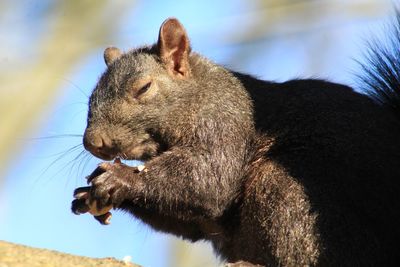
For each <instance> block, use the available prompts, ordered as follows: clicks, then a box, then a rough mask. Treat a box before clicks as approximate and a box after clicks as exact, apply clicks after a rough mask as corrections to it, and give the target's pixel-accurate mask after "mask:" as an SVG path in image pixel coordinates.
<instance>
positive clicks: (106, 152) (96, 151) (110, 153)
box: [83, 130, 116, 160]
mask: <svg viewBox="0 0 400 267" xmlns="http://www.w3.org/2000/svg"><path fill="white" fill-rule="evenodd" d="M83 146H84V147H85V149H86V150H87V151H89V152H90V153H92V154H93V155H94V156H96V157H98V158H101V159H104V160H111V159H113V158H114V157H115V156H116V152H115V147H114V146H113V142H112V140H111V138H110V137H108V136H107V135H106V134H99V133H94V132H92V131H88V130H86V131H85V134H84V136H83Z"/></svg>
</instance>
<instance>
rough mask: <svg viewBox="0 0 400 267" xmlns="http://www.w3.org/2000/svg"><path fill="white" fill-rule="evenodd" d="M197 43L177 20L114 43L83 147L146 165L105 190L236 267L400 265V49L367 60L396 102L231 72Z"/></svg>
mask: <svg viewBox="0 0 400 267" xmlns="http://www.w3.org/2000/svg"><path fill="white" fill-rule="evenodd" d="M399 25H400V23H399ZM399 25H398V28H397V33H398V29H399V28H400V26H399ZM394 40H395V41H396V42H395V43H394V45H396V48H398V47H400V38H399V37H398V36H396V37H394ZM188 42H189V41H188V38H187V35H186V33H185V30H184V28H183V27H182V25H180V23H179V22H178V21H177V20H175V19H170V20H167V21H166V22H165V23H164V24H163V25H162V27H161V29H160V36H159V41H158V43H157V44H156V45H154V46H152V47H144V48H140V49H136V50H133V51H130V52H128V53H125V54H122V55H119V54H118V51H116V50H115V49H114V50H108V51H107V50H106V52H105V58H106V62H107V65H108V68H107V70H106V72H105V73H104V74H103V76H102V77H101V78H100V81H99V83H98V84H97V86H96V88H95V90H94V91H93V94H92V96H91V99H90V103H89V105H90V107H89V108H90V111H89V116H88V126H87V129H86V132H85V137H84V144H85V147H86V148H87V149H88V150H89V151H90V152H92V153H93V154H94V155H96V156H98V157H100V158H104V159H113V158H115V157H122V158H126V159H141V160H145V165H146V171H143V172H141V173H138V172H137V171H134V169H133V168H131V167H129V166H126V165H123V164H117V163H116V164H111V165H107V166H108V167H104V169H103V170H102V172H101V174H100V175H99V176H98V177H94V178H93V180H92V188H91V194H92V196H93V198H94V199H97V200H98V201H99V203H103V204H106V203H108V204H109V203H110V202H111V203H112V204H113V205H114V207H116V208H120V209H123V210H127V211H129V212H131V213H132V214H133V215H134V216H136V217H138V218H140V219H141V220H143V221H144V222H146V223H148V224H149V225H151V226H152V227H153V228H154V229H156V230H159V231H163V232H167V233H172V234H175V235H177V236H181V237H183V238H185V239H188V240H191V241H197V240H200V239H204V240H209V241H211V243H212V244H213V247H214V248H215V251H216V252H217V254H218V255H219V256H221V258H222V259H224V260H226V261H228V262H231V263H234V262H237V264H236V266H253V265H254V266H255V265H256V264H259V265H262V266H396V265H398V264H399V263H398V262H399V261H398V255H397V254H398V252H397V250H398V240H399V239H400V228H399V225H400V199H399V197H398V196H399V192H400V182H399V179H400V122H399V120H398V119H396V116H395V115H396V114H400V113H399V110H400V108H399V107H398V106H397V105H398V104H399V98H398V96H399V92H400V79H399V77H400V75H399V73H400V66H399V62H400V60H399V58H400V57H399V52H398V51H399V50H393V51H397V52H395V54H390V53H389V52H387V51H386V50H374V51H375V52H374V53H372V54H371V55H373V56H372V57H371V58H370V64H369V65H368V66H371V67H372V69H369V68H368V66H365V71H366V74H367V75H368V76H366V77H365V81H366V82H367V86H369V87H370V88H373V90H375V91H374V92H375V94H374V96H375V98H374V99H378V100H379V101H380V102H383V103H385V104H387V105H389V106H390V107H391V108H392V110H390V109H388V108H387V107H386V105H379V104H377V103H376V101H374V99H373V98H371V97H369V96H367V95H363V94H360V93H357V92H355V91H353V89H352V88H350V87H348V86H345V85H341V84H336V83H331V82H327V81H323V80H311V79H309V80H291V81H287V82H284V83H273V82H268V81H262V80H259V79H256V78H254V77H252V76H249V75H246V74H242V73H238V72H233V71H230V70H227V69H225V68H223V67H221V66H219V65H217V64H214V63H212V62H210V61H209V60H207V59H205V58H204V57H202V56H200V55H198V54H196V53H194V52H191V51H190V46H189V43H188ZM396 53H397V54H396ZM114 54H117V56H115V55H114ZM393 110H395V112H393ZM74 205H75V204H74ZM74 205H73V207H72V208H73V210H74V211H77V209H78V207H76V206H74Z"/></svg>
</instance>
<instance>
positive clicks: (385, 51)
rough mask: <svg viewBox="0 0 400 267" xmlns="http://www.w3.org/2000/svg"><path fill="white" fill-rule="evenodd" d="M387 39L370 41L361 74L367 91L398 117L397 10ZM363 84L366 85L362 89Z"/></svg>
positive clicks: (399, 30)
mask: <svg viewBox="0 0 400 267" xmlns="http://www.w3.org/2000/svg"><path fill="white" fill-rule="evenodd" d="M386 35H387V41H386V42H383V41H382V40H374V41H372V42H369V44H368V50H367V53H366V56H367V57H366V61H365V62H364V63H362V64H361V66H362V69H363V74H362V75H360V78H361V80H362V81H363V84H364V89H365V90H366V93H367V94H368V95H369V96H370V97H371V98H373V99H374V100H375V101H376V102H378V103H379V104H381V105H383V106H386V107H387V108H389V109H391V110H392V111H393V112H394V113H395V115H396V116H397V118H399V119H400V11H399V10H396V20H395V22H394V23H393V25H392V26H391V29H390V32H389V33H387V34H386ZM365 85H366V88H365Z"/></svg>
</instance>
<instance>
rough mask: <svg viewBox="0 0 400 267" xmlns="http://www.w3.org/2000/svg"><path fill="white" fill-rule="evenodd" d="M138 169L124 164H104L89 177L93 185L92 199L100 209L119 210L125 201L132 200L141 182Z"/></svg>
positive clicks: (89, 181)
mask: <svg viewBox="0 0 400 267" xmlns="http://www.w3.org/2000/svg"><path fill="white" fill-rule="evenodd" d="M136 173H137V168H132V167H129V166H127V165H125V164H122V163H102V164H100V165H99V167H97V169H96V170H94V172H93V173H92V174H91V175H89V176H88V177H87V181H88V183H89V184H91V187H90V191H89V193H90V197H91V199H92V200H93V201H96V203H97V206H98V208H99V209H102V208H104V207H108V206H110V205H111V206H113V207H114V208H118V207H119V206H120V205H121V204H122V202H124V201H125V200H129V199H132V195H133V194H134V191H135V189H136V188H135V187H137V184H138V182H139V179H138V177H135V176H137V175H136Z"/></svg>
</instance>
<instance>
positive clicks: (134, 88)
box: [83, 18, 193, 160]
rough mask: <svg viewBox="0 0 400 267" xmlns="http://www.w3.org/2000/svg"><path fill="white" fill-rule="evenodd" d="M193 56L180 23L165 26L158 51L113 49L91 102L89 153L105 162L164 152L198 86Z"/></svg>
mask: <svg viewBox="0 0 400 267" xmlns="http://www.w3.org/2000/svg"><path fill="white" fill-rule="evenodd" d="M189 56H190V45H189V38H188V36H187V33H186V31H185V29H184V27H183V26H182V24H181V23H180V22H179V21H178V20H177V19H175V18H169V19H167V20H166V21H165V22H164V23H163V24H162V25H161V27H160V32H159V36H158V41H157V43H156V44H155V45H153V46H149V47H141V48H138V49H134V50H131V51H129V52H127V53H122V52H121V51H120V50H119V49H118V48H115V47H109V48H107V49H106V50H105V51H104V60H105V63H106V65H107V70H106V71H105V72H104V73H103V75H102V76H101V78H100V79H99V82H98V84H97V85H96V87H95V89H94V90H93V93H92V95H91V96H90V99H89V112H88V119H87V127H86V130H85V134H84V137H83V144H84V147H85V149H86V150H88V151H89V152H91V153H92V154H93V155H95V156H96V157H99V158H101V159H104V160H111V159H113V158H115V157H121V158H124V159H137V160H147V159H149V158H151V157H153V156H155V155H157V154H158V153H160V152H162V151H163V150H164V149H165V147H166V144H167V143H169V142H168V140H166V138H167V137H166V136H165V134H164V135H163V134H162V132H163V131H165V128H166V127H167V125H170V126H171V124H173V122H174V121H177V120H179V119H178V118H176V116H181V115H182V112H184V111H183V110H182V106H184V105H185V104H184V103H183V102H182V101H181V100H182V99H184V97H183V95H184V94H188V92H185V88H187V87H191V83H193V81H192V79H191V69H190V64H189ZM177 110H178V112H177ZM179 110H180V111H181V112H179ZM171 127H173V126H171ZM180 130H181V131H182V130H184V129H180Z"/></svg>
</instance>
